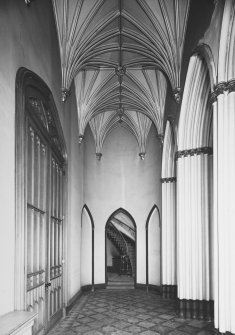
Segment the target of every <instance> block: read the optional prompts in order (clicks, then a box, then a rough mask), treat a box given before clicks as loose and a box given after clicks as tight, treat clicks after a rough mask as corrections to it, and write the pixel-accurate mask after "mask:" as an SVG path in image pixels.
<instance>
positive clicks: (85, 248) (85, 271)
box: [81, 209, 92, 286]
mask: <svg viewBox="0 0 235 335" xmlns="http://www.w3.org/2000/svg"><path fill="white" fill-rule="evenodd" d="M91 284H92V225H91V221H90V218H89V215H88V213H87V211H86V210H85V209H83V212H82V233H81V285H82V286H84V285H91Z"/></svg>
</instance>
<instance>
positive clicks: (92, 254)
mask: <svg viewBox="0 0 235 335" xmlns="http://www.w3.org/2000/svg"><path fill="white" fill-rule="evenodd" d="M84 211H85V212H86V213H87V215H88V217H89V219H90V224H91V289H92V292H93V291H94V285H95V283H94V250H95V246H94V240H95V238H94V233H95V224H94V220H93V217H92V214H91V211H90V209H89V208H88V206H87V205H86V204H85V205H84V206H83V208H82V213H81V224H82V228H83V220H82V215H83V213H84ZM81 245H82V241H81ZM81 262H82V259H81Z"/></svg>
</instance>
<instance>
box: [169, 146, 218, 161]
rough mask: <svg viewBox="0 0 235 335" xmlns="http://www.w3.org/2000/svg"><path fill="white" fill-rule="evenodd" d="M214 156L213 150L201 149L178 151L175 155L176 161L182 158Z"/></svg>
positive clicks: (208, 148)
mask: <svg viewBox="0 0 235 335" xmlns="http://www.w3.org/2000/svg"><path fill="white" fill-rule="evenodd" d="M212 154H213V149H212V148H210V147H201V148H195V149H188V150H182V151H177V152H176V154H175V159H178V158H181V157H187V156H194V155H212Z"/></svg>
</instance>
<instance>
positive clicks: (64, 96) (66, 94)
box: [61, 88, 70, 102]
mask: <svg viewBox="0 0 235 335" xmlns="http://www.w3.org/2000/svg"><path fill="white" fill-rule="evenodd" d="M61 92H62V101H63V102H65V101H66V100H67V98H68V97H69V96H70V91H69V90H68V89H67V88H62V91H61Z"/></svg>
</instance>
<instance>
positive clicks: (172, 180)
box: [161, 177, 176, 183]
mask: <svg viewBox="0 0 235 335" xmlns="http://www.w3.org/2000/svg"><path fill="white" fill-rule="evenodd" d="M175 182H176V177H169V178H161V183H175Z"/></svg>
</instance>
